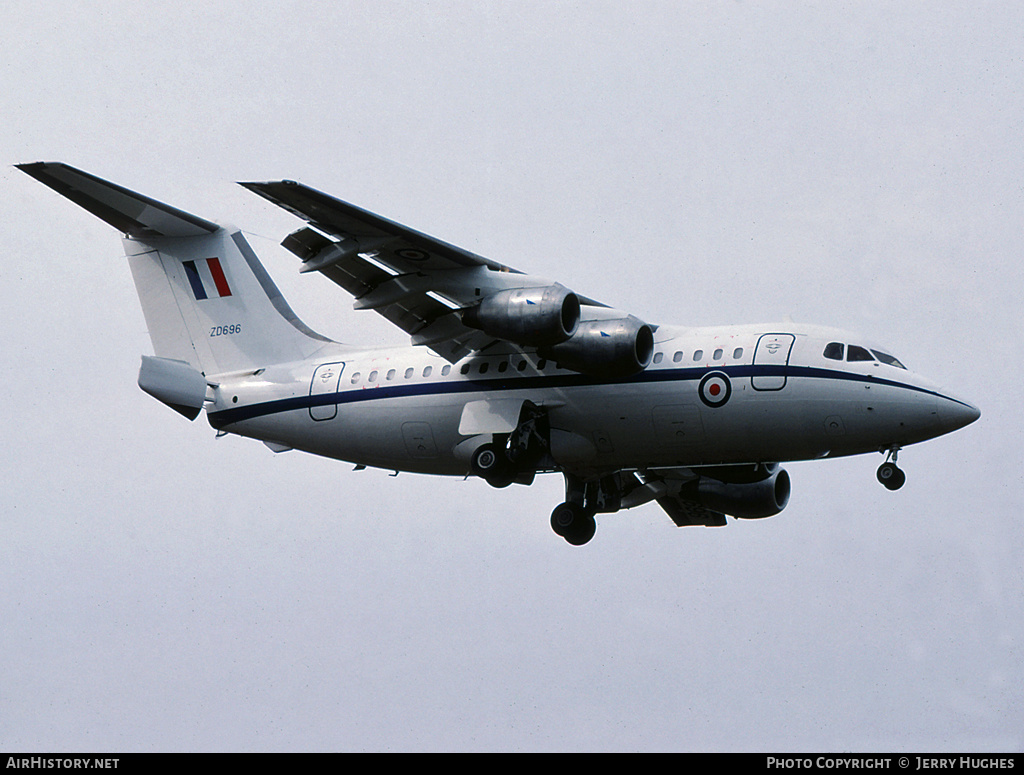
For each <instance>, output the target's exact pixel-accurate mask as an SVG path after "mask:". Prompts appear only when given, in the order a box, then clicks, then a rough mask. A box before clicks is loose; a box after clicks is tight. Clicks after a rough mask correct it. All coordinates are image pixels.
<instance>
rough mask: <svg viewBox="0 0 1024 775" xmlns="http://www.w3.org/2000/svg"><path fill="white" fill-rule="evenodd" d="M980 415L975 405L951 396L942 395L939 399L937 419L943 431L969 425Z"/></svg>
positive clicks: (947, 431) (949, 431) (950, 430)
mask: <svg viewBox="0 0 1024 775" xmlns="http://www.w3.org/2000/svg"><path fill="white" fill-rule="evenodd" d="M979 417H981V412H980V411H979V410H978V408H977V407H976V406H972V405H971V404H969V403H967V402H966V401H962V400H960V399H959V398H953V397H952V396H943V397H942V398H940V399H939V421H940V422H941V424H942V432H943V433H952V432H953V431H955V430H959V429H960V428H963V427H964V426H965V425H970V424H971V423H972V422H974V421H975V420H977V419H978V418H979Z"/></svg>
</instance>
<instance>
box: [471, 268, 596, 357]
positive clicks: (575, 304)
mask: <svg viewBox="0 0 1024 775" xmlns="http://www.w3.org/2000/svg"><path fill="white" fill-rule="evenodd" d="M462 322H463V323H465V324H466V325H467V326H470V327H471V328H478V329H480V330H481V331H483V332H484V333H486V334H490V335H491V336H495V337H498V338H499V339H506V340H508V341H510V342H514V343H516V344H520V345H524V346H527V347H547V346H550V345H555V344H558V343H559V342H564V341H566V340H567V339H569V338H570V337H572V336H573V334H575V333H576V330H577V328H578V327H579V324H580V300H579V298H578V297H577V296H576V294H575V293H573V292H572V291H570V290H569V289H568V288H566V287H565V286H563V285H560V284H558V283H555V284H554V285H550V286H548V287H546V288H514V289H511V290H507V291H499V292H498V293H494V294H491V295H490V296H487V297H486V298H485V299H484V300H483V301H481V302H480V303H479V304H477V305H476V306H473V307H469V308H468V309H466V310H463V312H462Z"/></svg>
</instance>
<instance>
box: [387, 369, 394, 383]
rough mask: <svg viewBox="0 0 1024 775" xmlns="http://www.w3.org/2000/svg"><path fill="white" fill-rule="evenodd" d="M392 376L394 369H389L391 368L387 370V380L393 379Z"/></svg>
mask: <svg viewBox="0 0 1024 775" xmlns="http://www.w3.org/2000/svg"><path fill="white" fill-rule="evenodd" d="M394 378H395V370H394V369H391V370H389V371H388V380H389V381H390V380H393V379H394Z"/></svg>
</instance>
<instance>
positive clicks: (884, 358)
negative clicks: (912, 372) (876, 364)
mask: <svg viewBox="0 0 1024 775" xmlns="http://www.w3.org/2000/svg"><path fill="white" fill-rule="evenodd" d="M871 352H873V353H874V354H875V357H876V358H878V360H880V361H881V362H882V363H884V364H886V365H888V366H895V367H896V368H897V369H903V370H904V371H905V370H906V368H907V367H906V366H904V365H903V364H902V363H900V362H899V361H898V360H896V359H895V358H893V357H892V356H891V355H889V354H888V353H883V352H881V351H879V350H872V351H871Z"/></svg>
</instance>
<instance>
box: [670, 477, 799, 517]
mask: <svg viewBox="0 0 1024 775" xmlns="http://www.w3.org/2000/svg"><path fill="white" fill-rule="evenodd" d="M679 494H680V496H681V497H682V498H685V499H686V500H692V501H696V502H697V503H699V504H701V505H702V506H705V507H707V508H709V509H712V510H713V511H720V512H722V513H723V514H728V515H729V516H731V517H736V518H737V519H763V518H764V517H774V516H775V515H776V514H778V513H779V512H780V511H782V510H783V509H784V508H786V504H787V503H789V494H790V481H789V474H788V473H786V471H785V469H782V468H778V469H776V470H775V471H774V472H773V473H772V474H771V475H770V476H767V477H766V478H764V479H762V480H760V481H757V482H722V481H719V480H718V479H712V478H711V477H710V476H702V477H700V479H698V480H696V481H694V482H690V483H688V484H686V485H684V486H683V488H682V490H681V491H680V493H679Z"/></svg>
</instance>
